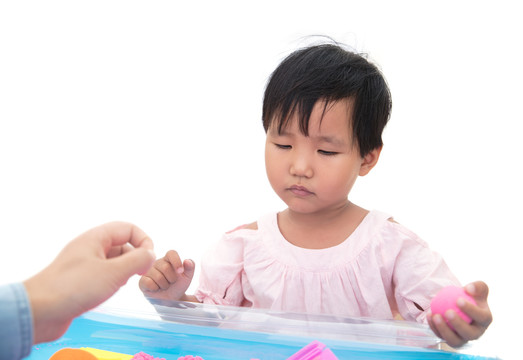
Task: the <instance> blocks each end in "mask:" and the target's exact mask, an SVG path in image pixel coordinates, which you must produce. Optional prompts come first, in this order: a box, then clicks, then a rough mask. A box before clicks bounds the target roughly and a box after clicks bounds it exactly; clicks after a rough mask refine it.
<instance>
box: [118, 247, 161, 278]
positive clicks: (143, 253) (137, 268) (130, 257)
mask: <svg viewBox="0 0 523 360" xmlns="http://www.w3.org/2000/svg"><path fill="white" fill-rule="evenodd" d="M155 258H156V256H155V255H154V252H153V251H152V250H149V249H145V248H137V249H133V250H131V251H128V252H126V253H124V254H122V255H120V256H117V257H114V258H111V259H109V260H108V262H109V265H110V267H111V272H112V273H113V274H114V275H115V276H116V277H118V279H119V280H120V283H121V284H125V283H126V282H127V280H129V278H130V277H131V276H133V275H134V274H139V275H143V274H145V273H146V272H147V270H149V268H150V267H151V266H152V264H153V262H154V259H155Z"/></svg>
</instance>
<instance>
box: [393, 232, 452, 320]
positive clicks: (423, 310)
mask: <svg viewBox="0 0 523 360" xmlns="http://www.w3.org/2000/svg"><path fill="white" fill-rule="evenodd" d="M394 226H395V228H396V231H397V235H398V238H399V239H397V240H399V241H398V244H399V248H398V251H397V256H396V258H395V262H394V268H393V269H394V270H393V276H392V280H393V286H394V296H395V300H396V303H397V306H398V311H399V312H400V314H401V316H402V317H403V318H404V319H405V320H413V321H417V322H421V323H423V322H426V318H427V313H428V312H429V310H430V301H431V299H432V298H433V297H434V296H435V295H436V293H437V292H438V291H439V290H440V289H441V288H443V287H445V286H448V285H456V286H461V285H460V283H459V281H458V280H457V278H456V277H455V276H454V274H453V273H452V272H451V271H450V269H449V267H448V266H447V264H446V263H445V261H444V260H443V258H442V257H441V256H440V255H439V254H438V253H436V252H433V251H432V250H431V249H430V248H429V247H428V245H427V243H425V242H424V241H423V240H422V239H420V238H419V237H418V236H417V235H416V234H414V233H412V232H411V231H409V230H408V229H406V228H403V227H402V226H401V225H398V224H396V225H394Z"/></svg>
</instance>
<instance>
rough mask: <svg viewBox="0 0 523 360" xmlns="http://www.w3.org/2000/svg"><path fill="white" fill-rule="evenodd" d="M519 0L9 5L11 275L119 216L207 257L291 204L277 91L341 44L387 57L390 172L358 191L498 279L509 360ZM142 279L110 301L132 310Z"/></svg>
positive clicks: (0, 94) (160, 247) (1, 115)
mask: <svg viewBox="0 0 523 360" xmlns="http://www.w3.org/2000/svg"><path fill="white" fill-rule="evenodd" d="M513 3H516V2H515V1H514V2H508V1H497V2H495V4H494V3H493V2H492V3H489V2H483V1H466V2H465V1H462V2H457V1H456V2H455V1H438V2H432V3H431V2H418V1H411V2H406V1H381V2H380V1H263V2H262V1H260V2H258V3H252V2H244V1H243V2H242V1H238V2H230V1H200V2H174V1H173V2H170V1H169V2H167V1H155V2H151V1H150V2H137V1H118V2H115V1H88V2H87V1H85V2H71V1H62V2H59V1H45V2H43V1H42V2H37V1H35V2H31V1H25V2H15V1H3V2H1V3H0V244H1V247H0V269H1V271H0V283H6V282H11V281H18V280H23V279H25V278H27V277H28V276H30V275H32V274H34V273H35V272H37V271H38V270H39V269H41V268H42V267H44V266H45V265H46V264H48V263H49V262H50V261H51V260H52V259H53V257H54V256H55V255H56V253H57V252H58V251H59V250H60V249H61V248H62V247H63V246H64V244H65V243H66V242H67V241H69V240H70V239H72V238H74V237H75V236H76V235H78V234H79V233H81V232H83V231H85V230H87V229H88V228H91V227H93V226H95V225H98V224H101V223H104V222H107V221H111V220H126V221H131V222H134V223H136V224H137V225H139V226H140V227H141V228H143V229H144V230H145V231H146V232H147V233H148V234H149V235H150V236H151V237H152V238H153V240H154V242H155V245H156V251H157V255H158V256H161V255H163V253H165V252H166V251H167V250H169V249H171V248H174V249H176V250H178V251H179V252H180V253H181V255H182V256H184V257H190V258H193V259H194V260H196V261H197V262H198V261H199V259H200V256H201V254H202V251H203V250H204V249H205V248H206V247H207V246H208V244H209V243H210V242H211V241H215V240H217V239H218V238H219V236H220V234H221V233H222V232H223V231H226V230H230V229H232V228H234V227H236V226H237V225H240V224H243V223H247V222H251V221H254V220H256V219H257V218H258V216H259V215H261V214H263V213H265V212H267V211H272V210H277V209H282V208H283V204H282V203H281V202H280V200H279V199H278V198H277V197H276V195H274V194H273V192H272V190H271V188H270V186H269V184H268V182H267V180H266V178H265V170H264V163H263V145H264V132H263V128H262V126H261V102H262V94H263V90H264V86H265V83H266V80H267V77H268V76H269V74H270V73H271V72H272V70H273V69H274V68H275V67H276V66H277V64H278V63H279V62H280V61H281V60H282V59H283V58H284V57H285V56H286V55H287V54H288V53H289V52H291V51H293V50H295V49H296V48H297V47H300V46H302V45H305V44H307V40H304V37H307V36H309V35H318V34H319V35H328V36H331V37H333V38H334V39H335V40H337V41H340V42H343V43H345V44H347V45H349V46H351V47H353V48H355V49H356V50H358V51H361V52H365V53H367V54H368V55H369V59H370V60H372V61H374V62H376V63H377V64H379V66H380V68H381V69H382V70H383V72H384V74H385V76H386V78H387V80H388V82H389V85H390V88H391V91H392V96H393V111H392V118H391V121H390V123H389V125H388V127H387V128H386V131H385V134H384V142H385V146H384V149H383V152H382V156H381V159H380V162H379V163H378V166H377V167H376V168H375V169H374V170H373V171H372V172H371V174H369V175H368V176H366V177H364V178H361V179H359V181H358V182H357V184H356V186H355V188H354V189H353V191H352V193H351V194H350V198H351V200H353V201H354V202H356V203H357V204H359V205H361V206H363V207H366V208H369V209H379V210H382V211H386V212H389V213H391V214H393V215H394V217H395V219H396V220H397V221H399V222H401V223H403V224H404V225H406V226H407V227H409V228H410V229H412V230H413V231H415V232H416V233H418V234H419V235H420V236H421V237H422V238H424V239H425V240H426V241H427V242H428V243H429V244H430V245H431V247H432V248H433V249H434V250H436V251H438V252H440V253H442V255H443V256H444V257H445V259H446V261H447V263H448V264H449V265H450V267H451V268H452V269H453V270H454V272H455V273H456V275H457V276H458V278H459V279H460V280H461V281H462V282H463V283H467V282H470V281H474V280H477V279H482V280H484V281H486V282H487V283H488V284H489V286H490V290H491V295H490V298H489V301H490V305H491V308H492V312H493V314H494V318H495V319H494V323H493V324H492V326H491V328H490V329H489V330H488V332H487V333H486V334H485V336H484V337H483V339H482V341H481V342H480V343H479V344H477V346H478V347H479V348H480V349H481V352H482V353H483V354H488V355H492V354H493V355H498V356H503V357H504V358H508V357H510V356H516V355H515V354H516V352H515V349H516V342H517V341H520V338H521V335H520V334H517V333H516V332H515V331H514V329H515V326H516V325H517V324H518V323H519V322H520V321H521V315H520V312H521V306H520V302H519V300H520V298H521V295H522V291H521V279H520V277H521V275H522V271H521V268H522V267H521V256H520V248H521V245H520V243H521V240H523V236H522V235H521V230H520V229H521V225H520V224H519V223H520V222H521V219H520V218H521V202H522V200H523V197H522V191H521V187H520V186H521V184H522V181H523V176H522V175H521V173H522V171H521V159H520V157H521V153H522V151H521V148H520V145H519V142H520V135H521V121H522V120H523V119H522V115H521V103H522V102H521V96H522V91H521V86H522V85H521V84H522V81H523V75H522V70H521V64H522V63H523V57H522V51H521V39H520V37H521V34H522V33H523V26H522V25H521V19H520V16H519V15H518V14H520V12H519V11H517V9H516V7H515V5H513ZM136 283H137V278H136V277H135V278H133V279H132V280H131V281H130V282H129V284H128V285H127V286H126V288H125V289H124V290H123V291H125V294H126V295H125V296H120V297H118V296H117V297H116V298H115V299H116V300H115V299H113V302H114V304H116V305H117V306H118V305H122V306H125V305H128V304H129V303H133V302H136V301H138V302H139V301H140V300H141V299H142V298H141V293H140V292H139V290H138V289H137V285H136ZM79 286H81V284H79ZM119 294H121V293H119ZM137 299H140V300H137Z"/></svg>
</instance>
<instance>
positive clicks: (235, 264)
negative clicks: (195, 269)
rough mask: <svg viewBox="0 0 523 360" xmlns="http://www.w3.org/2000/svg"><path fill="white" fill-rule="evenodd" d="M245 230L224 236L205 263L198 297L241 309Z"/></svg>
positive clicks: (204, 300) (206, 257) (206, 256)
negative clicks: (243, 236)
mask: <svg viewBox="0 0 523 360" xmlns="http://www.w3.org/2000/svg"><path fill="white" fill-rule="evenodd" d="M241 232H242V231H241V230H239V231H233V232H231V233H227V234H224V235H223V237H222V238H221V240H220V241H219V242H218V243H216V244H215V246H213V247H211V248H210V249H209V250H208V251H207V252H206V254H205V255H204V257H203V259H202V262H201V273H200V283H199V285H198V288H197V290H196V293H195V296H196V298H197V299H198V300H199V301H201V302H203V303H208V304H217V305H232V306H241V305H242V303H243V301H244V295H243V289H242V274H243V262H244V255H243V254H244V251H243V250H244V243H243V238H242V237H241Z"/></svg>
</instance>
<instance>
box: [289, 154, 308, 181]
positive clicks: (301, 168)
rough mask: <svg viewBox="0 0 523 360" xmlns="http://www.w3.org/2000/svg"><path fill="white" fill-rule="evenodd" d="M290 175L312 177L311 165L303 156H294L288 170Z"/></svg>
mask: <svg viewBox="0 0 523 360" xmlns="http://www.w3.org/2000/svg"><path fill="white" fill-rule="evenodd" d="M289 171H290V173H291V175H293V176H298V177H305V178H310V177H312V176H313V175H314V171H313V168H312V164H311V162H310V161H309V159H307V157H305V156H296V157H295V158H294V159H293V161H292V163H291V167H290V169H289Z"/></svg>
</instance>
